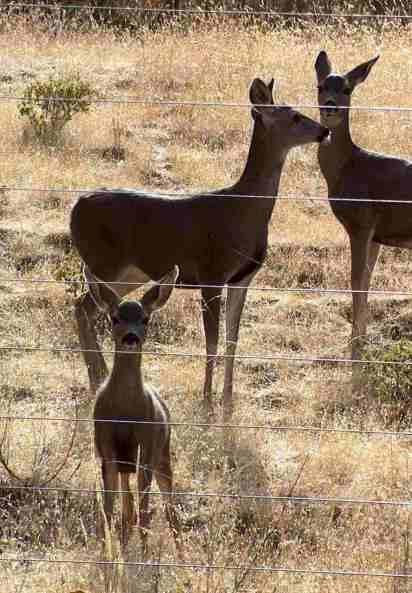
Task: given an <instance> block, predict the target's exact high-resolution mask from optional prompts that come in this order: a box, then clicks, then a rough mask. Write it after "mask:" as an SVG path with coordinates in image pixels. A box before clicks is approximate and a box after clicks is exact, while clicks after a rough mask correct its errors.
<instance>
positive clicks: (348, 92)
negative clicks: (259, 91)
mask: <svg viewBox="0 0 412 593" xmlns="http://www.w3.org/2000/svg"><path fill="white" fill-rule="evenodd" d="M343 94H344V95H350V88H349V87H347V88H346V89H343Z"/></svg>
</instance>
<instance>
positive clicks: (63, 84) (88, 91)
mask: <svg viewBox="0 0 412 593" xmlns="http://www.w3.org/2000/svg"><path fill="white" fill-rule="evenodd" d="M93 95H94V91H93V89H92V88H91V86H90V85H89V83H87V82H84V81H82V80H80V79H79V77H78V76H75V77H70V76H68V77H66V78H57V79H52V78H51V79H49V80H46V81H44V82H42V81H36V82H33V83H31V84H30V85H29V86H28V87H27V88H26V89H25V91H24V94H23V99H22V100H21V102H20V104H19V113H20V116H21V117H25V118H27V119H28V120H29V122H30V127H31V129H32V131H33V132H34V135H35V137H36V139H38V140H39V141H41V142H43V143H45V144H50V143H55V142H56V141H57V140H58V139H59V138H60V135H61V132H62V129H63V128H64V126H65V125H66V124H67V123H68V122H69V121H70V120H71V119H72V118H73V116H74V115H75V114H76V113H87V111H89V108H90V100H91V98H92V96H93Z"/></svg>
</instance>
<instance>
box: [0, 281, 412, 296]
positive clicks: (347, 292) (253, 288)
mask: <svg viewBox="0 0 412 593" xmlns="http://www.w3.org/2000/svg"><path fill="white" fill-rule="evenodd" d="M2 283H4V284H8V283H16V284H18V283H22V284H35V285H36V284H40V285H41V284H58V285H61V286H65V285H76V284H87V285H99V284H108V285H109V286H110V285H112V284H115V285H117V286H133V287H135V288H137V287H139V288H140V287H142V286H145V285H146V284H147V282H123V281H119V282H118V281H117V280H106V281H103V280H90V281H89V280H88V281H87V282H86V280H84V279H81V278H80V279H78V280H76V279H72V278H68V279H67V280H53V279H49V278H32V279H30V278H0V285H1V284H2ZM156 285H157V286H176V288H178V289H179V288H182V289H183V288H184V289H189V290H190V289H193V290H196V289H201V288H222V289H223V288H227V287H228V288H230V289H231V290H235V289H236V290H244V289H247V291H248V292H275V293H286V294H288V293H292V294H294V293H298V294H300V293H302V294H318V293H322V294H331V295H339V294H343V295H350V294H363V293H367V294H369V295H372V296H380V297H385V296H396V297H410V296H412V292H411V291H407V290H386V289H380V290H378V289H369V290H354V289H352V288H322V287H319V288H299V287H296V288H281V287H275V286H246V285H238V284H236V285H231V284H185V283H181V284H180V283H179V284H176V285H175V284H168V283H166V282H156ZM309 302H310V301H309Z"/></svg>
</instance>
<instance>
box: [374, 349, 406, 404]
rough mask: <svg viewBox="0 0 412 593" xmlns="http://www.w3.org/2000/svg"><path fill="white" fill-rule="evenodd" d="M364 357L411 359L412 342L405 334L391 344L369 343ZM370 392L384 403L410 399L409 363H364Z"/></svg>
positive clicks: (385, 360)
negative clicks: (404, 336)
mask: <svg viewBox="0 0 412 593" xmlns="http://www.w3.org/2000/svg"><path fill="white" fill-rule="evenodd" d="M364 358H365V360H379V361H382V362H383V363H387V362H395V363H407V362H408V363H412V342H411V341H410V340H407V339H405V338H403V339H401V340H399V341H398V342H394V343H392V344H385V345H382V344H381V345H378V344H373V345H370V346H369V347H368V348H367V349H366V352H365V356H364ZM364 373H365V376H366V378H367V381H368V385H369V388H370V390H371V393H372V394H373V395H374V396H376V397H378V398H379V399H380V400H381V401H382V402H385V403H389V402H392V403H401V402H404V403H405V402H410V401H412V365H411V364H379V363H378V364H368V365H365V369H364Z"/></svg>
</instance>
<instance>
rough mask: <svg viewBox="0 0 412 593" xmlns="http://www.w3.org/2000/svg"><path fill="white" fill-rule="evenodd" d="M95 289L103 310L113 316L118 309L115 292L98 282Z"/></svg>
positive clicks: (103, 283) (118, 300)
mask: <svg viewBox="0 0 412 593" xmlns="http://www.w3.org/2000/svg"><path fill="white" fill-rule="evenodd" d="M96 287H97V292H98V294H99V299H100V302H101V304H102V306H103V309H104V310H105V311H106V312H107V313H108V314H109V315H114V314H115V313H116V312H117V310H118V308H119V302H120V299H119V297H118V296H117V294H116V293H115V291H114V290H113V289H112V288H110V286H109V285H108V284H106V283H105V282H99V284H97V285H96Z"/></svg>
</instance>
